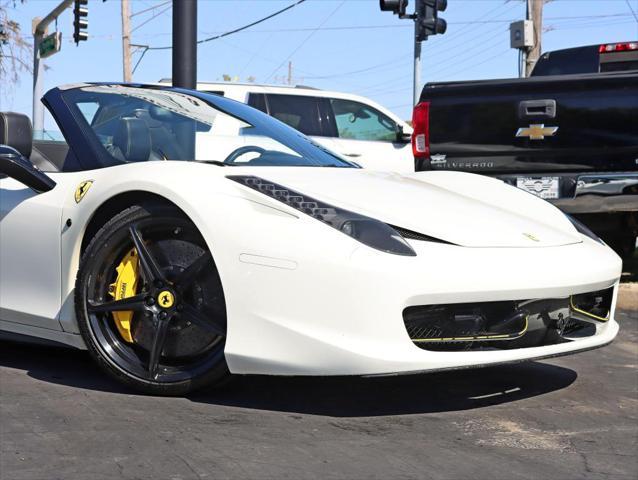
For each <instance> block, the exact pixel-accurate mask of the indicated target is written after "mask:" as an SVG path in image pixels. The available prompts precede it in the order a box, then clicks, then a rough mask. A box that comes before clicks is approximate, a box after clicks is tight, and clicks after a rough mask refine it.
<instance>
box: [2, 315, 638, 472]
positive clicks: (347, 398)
mask: <svg viewBox="0 0 638 480" xmlns="http://www.w3.org/2000/svg"><path fill="white" fill-rule="evenodd" d="M617 318H618V320H619V322H620V324H621V332H620V334H619V337H618V338H617V340H616V341H615V342H614V343H613V344H612V345H610V346H607V347H604V348H601V349H598V350H593V351H590V352H585V353H581V354H578V355H574V356H570V357H562V358H559V359H553V360H547V361H542V362H527V363H521V364H513V365H507V366H499V367H492V368H485V369H475V370H462V371H454V372H445V373H435V374H427V375H417V376H403V377H394V378H374V379H359V378H355V379H352V378H333V379H326V378H318V379H317V378H315V379H313V378H270V377H238V378H236V379H235V380H234V381H232V382H231V383H230V384H229V385H227V386H226V387H225V388H224V389H222V390H220V391H209V392H203V393H198V394H195V395H192V396H191V397H189V398H159V397H149V396H142V395H136V394H133V393H132V392H130V391H127V390H125V389H124V388H122V387H120V386H119V385H118V384H116V383H115V382H113V381H111V380H110V379H108V378H106V377H105V376H104V375H103V374H102V373H101V371H99V370H98V369H97V368H96V367H95V366H94V365H93V363H92V362H91V360H90V359H89V357H88V355H87V354H86V353H84V352H80V351H74V350H63V349H55V348H50V347H39V346H27V345H22V344H14V343H9V342H0V478H1V479H2V480H5V479H6V480H9V479H12V480H13V479H16V480H17V479H25V480H38V479H43V480H44V479H46V480H54V479H65V480H67V479H85V478H86V479H92V480H101V479H114V478H123V479H213V478H242V479H243V478H247V479H251V478H272V479H304V478H309V479H315V478H322V479H330V478H353V479H359V478H378V479H390V478H406V479H407V478H415V479H416V478H434V479H439V478H440V479H448V478H449V479H458V478H471V479H473V480H480V479H490V480H493V479H508V480H512V479H519V478H526V479H527V478H539V479H556V480H558V479H612V480H613V479H631V480H635V479H636V478H638V457H637V452H638V375H637V373H638V312H636V311H626V310H625V311H619V312H617Z"/></svg>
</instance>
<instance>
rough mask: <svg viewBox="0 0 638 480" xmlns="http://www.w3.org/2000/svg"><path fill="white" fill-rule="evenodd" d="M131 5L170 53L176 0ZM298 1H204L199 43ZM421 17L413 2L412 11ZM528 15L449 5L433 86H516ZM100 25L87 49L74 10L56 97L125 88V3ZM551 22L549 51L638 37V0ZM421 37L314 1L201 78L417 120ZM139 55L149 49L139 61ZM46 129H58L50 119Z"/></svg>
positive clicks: (143, 32)
mask: <svg viewBox="0 0 638 480" xmlns="http://www.w3.org/2000/svg"><path fill="white" fill-rule="evenodd" d="M58 3H59V0H55V1H50V0H27V1H26V2H24V3H20V1H19V0H16V2H15V8H13V9H12V10H10V12H9V15H10V18H12V19H13V20H16V21H18V22H19V23H20V24H21V25H22V28H23V30H24V31H25V33H27V34H28V33H29V32H30V30H31V20H32V18H34V17H37V16H40V17H42V16H44V15H46V14H47V13H48V12H49V11H51V10H52V9H53V8H54V7H55V6H56V5H57V4H58ZM131 3H132V7H131V10H132V13H133V17H132V19H131V22H132V28H133V34H132V35H133V39H132V42H133V43H134V44H139V45H148V46H154V47H157V46H166V45H170V43H171V9H170V2H166V1H165V0H158V1H147V0H133V1H132V2H131ZM292 3H293V0H199V4H198V14H199V15H198V38H199V39H204V38H207V37H210V36H214V35H216V34H219V33H222V32H225V31H228V30H232V29H234V28H237V27H240V26H242V25H245V24H248V23H251V22H252V21H254V20H257V19H259V18H262V17H265V16H267V15H269V14H271V13H273V12H275V11H277V10H279V9H281V8H284V7H285V6H287V5H290V4H292ZM413 8H414V0H411V1H410V5H409V6H408V11H409V12H412V11H413ZM632 9H633V12H634V14H632ZM524 16H525V2H524V1H521V0H448V8H447V10H446V11H445V12H443V13H441V14H440V17H442V18H444V19H445V20H446V21H447V22H448V28H447V32H446V33H445V34H444V35H437V36H434V37H430V38H429V39H428V40H427V41H426V42H424V44H423V55H422V73H421V75H422V81H423V82H431V81H447V80H475V79H487V78H508V77H516V76H517V75H518V63H517V62H518V53H517V51H516V50H513V49H511V48H510V46H509V23H510V22H512V21H515V20H520V19H523V18H524ZM88 19H89V28H88V31H89V40H88V41H86V42H81V43H80V45H79V46H76V45H75V44H74V43H73V41H72V36H73V24H72V22H73V18H72V13H71V10H70V9H69V10H67V11H66V12H65V13H64V14H62V15H61V16H60V17H59V21H58V29H59V30H60V31H61V32H62V34H63V46H62V50H61V51H60V52H59V53H57V54H56V55H54V56H52V57H50V58H48V59H47V60H45V63H46V66H47V67H48V69H47V71H46V72H45V78H44V87H45V91H46V90H48V89H49V88H52V87H54V86H57V85H61V84H66V83H74V82H82V81H121V80H122V46H121V13H120V2H119V1H118V0H106V1H105V2H102V1H99V0H91V1H89V16H88ZM543 25H544V34H543V42H542V49H543V51H549V50H555V49H560V48H568V47H574V46H579V45H589V44H597V43H607V42H618V41H627V40H638V0H551V1H549V2H548V3H547V4H546V5H545V8H544V20H543ZM413 28H414V27H413V22H412V21H409V20H399V19H398V17H397V16H396V15H392V14H391V13H390V12H381V11H380V9H379V2H378V0H306V1H305V2H304V3H301V4H299V5H298V6H296V7H294V8H292V9H290V10H288V11H287V12H285V13H283V14H281V15H279V16H277V17H275V18H273V19H270V20H268V21H266V22H264V23H261V24H259V25H257V26H254V27H252V28H250V29H248V30H245V31H243V32H240V33H237V34H233V35H230V36H228V37H224V38H222V39H218V40H213V41H210V42H206V43H204V44H201V45H199V48H198V65H197V69H198V80H199V81H217V80H222V76H223V75H224V74H227V75H230V76H231V77H233V78H234V77H237V78H239V79H240V80H241V81H246V80H247V79H248V78H249V77H253V78H254V79H255V81H256V82H258V83H284V82H285V81H286V77H287V71H288V62H289V61H291V62H292V75H293V82H294V83H298V84H303V85H309V86H313V87H318V88H322V89H329V90H337V91H343V92H350V93H356V94H358V95H363V96H365V97H368V98H371V99H373V100H374V101H376V102H378V103H380V104H382V105H384V106H386V107H388V108H389V109H390V110H393V111H394V112H395V113H397V114H399V115H400V116H401V117H403V118H405V119H409V118H410V116H411V107H412V57H413ZM53 29H54V27H53V25H52V26H51V27H50V31H51V30H53ZM139 58H140V53H139V51H138V53H135V54H134V56H133V62H134V63H135V62H136V61H137V60H139ZM170 76H171V52H170V50H163V51H148V52H147V53H146V54H145V55H144V57H143V58H142V60H141V61H140V63H139V65H138V66H137V69H136V70H135V74H134V81H136V82H156V81H158V80H160V79H161V78H165V77H170ZM31 109H32V77H31V74H30V73H24V74H22V75H21V77H20V81H19V82H18V83H17V84H15V85H13V84H12V85H6V84H3V85H0V110H13V111H18V112H24V113H27V114H29V115H30V114H31ZM47 117H48V115H47ZM46 126H47V128H48V129H54V126H53V122H52V120H51V119H50V118H47V120H46Z"/></svg>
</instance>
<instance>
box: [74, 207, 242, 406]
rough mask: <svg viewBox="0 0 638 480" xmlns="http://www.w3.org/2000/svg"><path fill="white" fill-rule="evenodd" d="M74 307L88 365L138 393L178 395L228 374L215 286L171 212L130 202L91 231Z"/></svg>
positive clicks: (187, 228)
mask: <svg viewBox="0 0 638 480" xmlns="http://www.w3.org/2000/svg"><path fill="white" fill-rule="evenodd" d="M127 255H128V257H127ZM123 259H126V262H127V263H125V260H123ZM120 267H122V269H123V270H118V268H120ZM124 267H125V268H124ZM126 269H129V270H126ZM130 269H133V270H130ZM121 271H127V272H128V273H127V275H128V277H125V278H123V277H122V275H123V274H122V273H120V272H121ZM131 271H133V272H136V274H135V275H132V274H131ZM131 275H132V276H131ZM127 282H128V284H127ZM131 285H133V287H131ZM116 287H117V288H118V289H119V290H117V291H116ZM127 288H128V290H127ZM118 292H120V293H119V295H120V296H119V297H118ZM171 300H172V301H171ZM128 308H130V310H123V309H128ZM75 311H76V318H77V322H78V326H79V330H80V333H81V335H82V338H83V339H84V342H85V343H86V346H87V348H88V351H89V353H90V355H91V356H92V357H93V359H94V360H95V361H96V362H97V363H98V365H99V366H100V367H101V368H102V369H103V370H104V371H105V372H107V373H108V374H109V375H110V376H111V377H113V378H115V379H116V380H118V381H119V382H121V383H124V384H126V385H128V386H130V387H132V388H134V389H136V390H138V391H140V392H144V393H147V394H153V395H184V394H186V393H188V392H191V391H193V390H196V389H199V388H202V387H206V386H212V385H215V384H220V383H223V382H224V381H225V380H227V378H228V377H229V375H230V374H229V371H228V367H227V364H226V360H225V357H224V346H225V332H226V306H225V301H224V293H223V288H222V284H221V280H220V278H219V274H218V272H217V268H216V266H215V263H214V260H213V257H212V255H211V252H210V251H209V249H208V247H207V245H206V242H205V241H204V239H203V238H202V236H201V234H200V233H199V231H198V230H197V228H196V226H195V225H194V224H193V223H192V222H191V221H190V220H189V219H188V218H187V217H186V216H185V215H184V214H183V213H182V212H181V211H180V210H179V209H177V208H176V207H174V206H171V205H162V204H159V203H158V204H155V203H153V204H144V205H136V206H132V207H130V208H128V209H126V210H124V211H122V212H120V213H119V214H117V215H115V216H114V217H113V218H112V219H111V220H109V221H108V222H107V223H106V224H105V225H104V226H103V227H102V228H101V229H100V230H99V231H98V232H97V233H96V234H95V236H94V237H93V238H92V240H91V241H90V243H89V245H88V246H87V248H86V249H85V251H84V253H83V255H82V258H81V261H80V268H79V270H78V274H77V278H76V284H75ZM123 319H124V320H123ZM125 319H128V323H127V321H126V320H125ZM127 326H128V330H127Z"/></svg>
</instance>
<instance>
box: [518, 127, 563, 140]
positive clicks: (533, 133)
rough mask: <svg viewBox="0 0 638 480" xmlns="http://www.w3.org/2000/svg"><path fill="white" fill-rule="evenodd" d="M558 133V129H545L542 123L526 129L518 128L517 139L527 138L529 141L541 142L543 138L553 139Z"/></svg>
mask: <svg viewBox="0 0 638 480" xmlns="http://www.w3.org/2000/svg"><path fill="white" fill-rule="evenodd" d="M557 131H558V127H546V126H545V125H543V124H542V123H535V124H532V125H530V126H529V127H528V128H519V129H518V131H517V132H516V136H517V137H528V138H529V139H530V140H543V139H544V138H545V137H553V136H554V135H555V134H556V132H557Z"/></svg>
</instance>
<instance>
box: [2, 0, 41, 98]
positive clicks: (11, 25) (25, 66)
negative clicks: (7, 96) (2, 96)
mask: <svg viewBox="0 0 638 480" xmlns="http://www.w3.org/2000/svg"><path fill="white" fill-rule="evenodd" d="M18 1H19V2H20V3H24V0H0V84H2V85H3V86H4V87H6V85H8V84H11V83H17V82H18V80H19V77H20V73H23V72H30V71H31V63H30V62H31V57H32V55H33V53H32V48H31V43H30V42H29V41H28V40H27V37H25V35H24V33H23V32H22V29H21V27H20V24H19V23H18V22H16V21H14V20H12V19H11V18H10V9H12V8H15V6H16V3H18Z"/></svg>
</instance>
